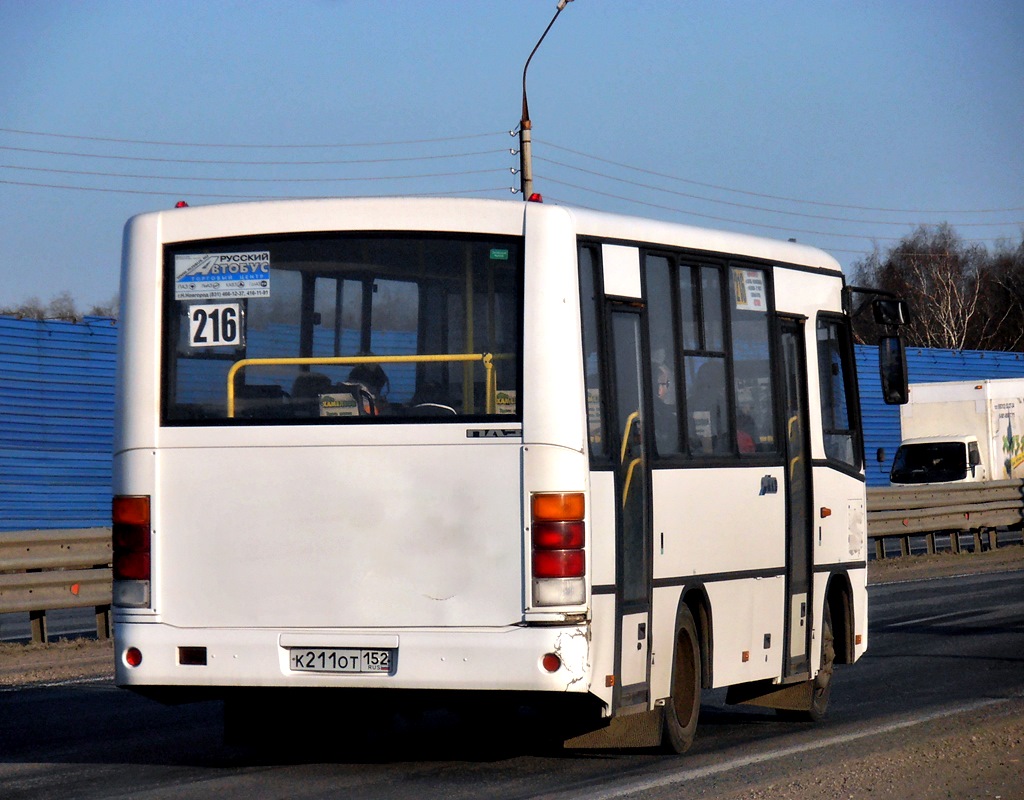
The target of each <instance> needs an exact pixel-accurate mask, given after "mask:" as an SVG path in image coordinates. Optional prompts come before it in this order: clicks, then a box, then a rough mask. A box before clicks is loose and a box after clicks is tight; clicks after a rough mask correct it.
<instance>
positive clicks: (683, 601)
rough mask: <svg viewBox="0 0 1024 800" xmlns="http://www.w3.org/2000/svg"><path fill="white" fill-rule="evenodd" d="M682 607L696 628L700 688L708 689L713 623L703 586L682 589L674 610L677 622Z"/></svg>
mask: <svg viewBox="0 0 1024 800" xmlns="http://www.w3.org/2000/svg"><path fill="white" fill-rule="evenodd" d="M684 607H685V608H687V609H689V611H690V614H691V616H692V617H693V622H694V624H695V625H696V626H697V642H698V645H699V647H700V674H701V687H702V688H704V689H710V688H711V687H712V686H713V685H714V684H713V676H712V674H711V669H712V664H713V663H714V658H713V656H714V644H713V642H714V637H713V636H712V630H713V621H712V615H711V602H710V601H709V600H708V594H707V591H705V589H704V586H703V584H693V585H689V586H687V587H685V588H684V589H683V592H682V594H681V595H680V597H679V607H678V609H677V610H676V619H677V620H678V619H679V612H680V611H681V610H682V609H683V608H684ZM677 627H678V623H677Z"/></svg>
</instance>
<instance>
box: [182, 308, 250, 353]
mask: <svg viewBox="0 0 1024 800" xmlns="http://www.w3.org/2000/svg"><path fill="white" fill-rule="evenodd" d="M188 313H189V320H188V343H189V345H190V346H192V347H224V346H225V345H227V346H232V345H233V346H235V347H239V346H241V345H243V344H244V343H245V333H244V330H243V328H244V318H243V316H242V309H241V306H240V304H238V303H218V304H216V305H201V306H192V307H191V308H189V310H188Z"/></svg>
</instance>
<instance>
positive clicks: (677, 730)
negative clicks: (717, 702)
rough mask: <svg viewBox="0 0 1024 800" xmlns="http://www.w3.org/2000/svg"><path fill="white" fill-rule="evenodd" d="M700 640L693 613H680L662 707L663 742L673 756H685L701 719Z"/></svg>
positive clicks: (684, 611)
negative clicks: (666, 696)
mask: <svg viewBox="0 0 1024 800" xmlns="http://www.w3.org/2000/svg"><path fill="white" fill-rule="evenodd" d="M700 688H701V675H700V640H699V639H698V636H697V625H696V623H695V622H694V621H693V614H691V613H690V609H689V608H687V607H686V606H683V608H682V609H681V610H680V612H679V619H678V622H677V624H676V639H675V648H674V652H673V656H672V696H671V697H670V698H669V702H668V703H667V704H666V705H665V721H664V731H663V738H662V742H663V745H664V747H665V749H666V750H668V751H669V752H672V753H685V752H686V751H687V750H689V749H690V745H692V744H693V738H694V736H695V734H696V733H697V718H698V717H699V716H700Z"/></svg>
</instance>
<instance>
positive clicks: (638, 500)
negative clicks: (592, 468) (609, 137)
mask: <svg viewBox="0 0 1024 800" xmlns="http://www.w3.org/2000/svg"><path fill="white" fill-rule="evenodd" d="M609 321H610V330H611V342H610V349H611V356H612V358H611V364H612V380H613V382H614V386H613V387H612V388H613V390H614V391H613V397H614V398H615V402H614V409H613V411H614V413H613V414H612V419H611V420H610V421H609V422H610V425H611V428H610V430H611V431H612V432H613V433H614V435H613V437H612V439H611V443H612V444H613V446H614V447H615V453H614V457H615V463H616V467H615V493H616V498H615V506H616V508H615V515H616V526H615V528H616V538H615V551H616V584H617V586H618V602H617V612H616V638H617V640H618V641H617V643H616V645H617V646H616V653H617V661H618V664H617V665H616V666H617V668H616V674H617V676H618V680H617V681H616V693H615V697H616V701H615V705H616V707H618V708H622V707H625V706H633V705H637V704H639V703H644V704H646V703H647V701H648V697H649V671H648V667H649V661H650V641H651V630H650V627H651V626H650V580H651V578H650V576H651V553H650V548H651V532H650V526H651V523H650V511H649V500H648V492H649V488H648V487H649V486H650V476H649V471H648V470H649V459H648V458H647V452H646V444H645V440H646V437H647V431H646V426H645V423H644V418H643V415H644V413H645V412H644V409H645V408H647V398H646V390H645V386H646V385H647V384H646V382H645V381H644V378H643V363H644V362H643V359H642V357H641V352H642V347H641V336H640V331H641V327H642V308H641V307H637V306H633V305H629V306H626V305H623V304H618V303H610V304H609ZM615 432H617V433H615Z"/></svg>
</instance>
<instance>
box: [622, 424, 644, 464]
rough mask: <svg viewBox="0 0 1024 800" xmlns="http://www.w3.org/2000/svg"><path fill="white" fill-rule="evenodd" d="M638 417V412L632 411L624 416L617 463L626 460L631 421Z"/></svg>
mask: <svg viewBox="0 0 1024 800" xmlns="http://www.w3.org/2000/svg"><path fill="white" fill-rule="evenodd" d="M639 418H640V412H639V411H634V412H633V413H632V414H630V415H629V416H628V417H626V429H625V430H624V431H623V432H622V450H621V452H620V453H619V463H620V464H622V463H624V462H625V460H626V447H627V446H628V445H629V433H630V430H631V429H632V427H633V423H634V422H636V421H637V420H638V419H639Z"/></svg>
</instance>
